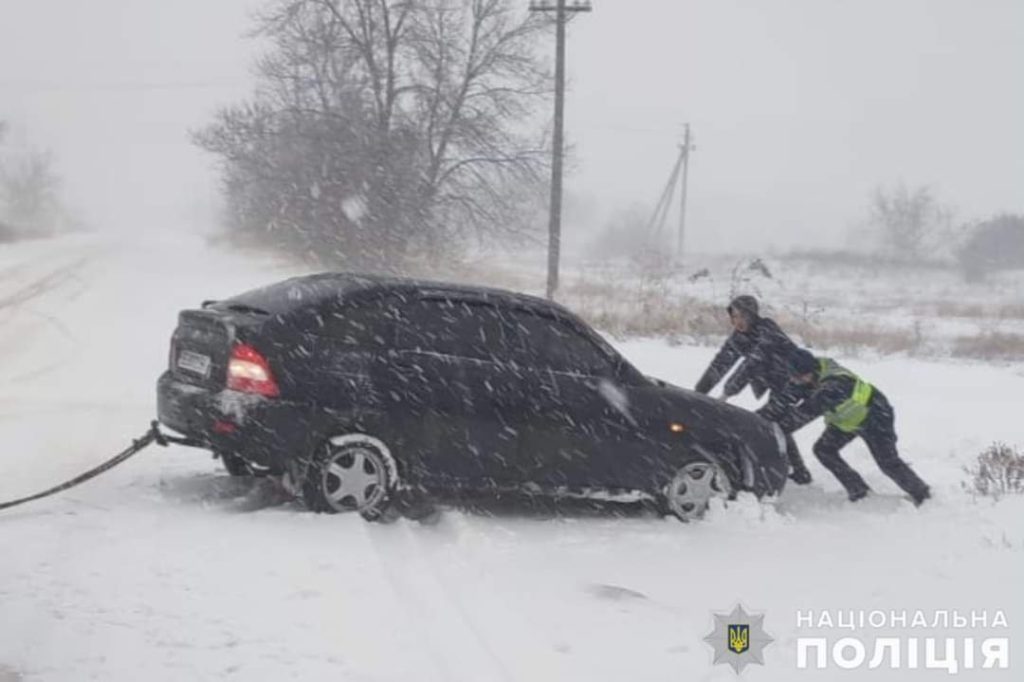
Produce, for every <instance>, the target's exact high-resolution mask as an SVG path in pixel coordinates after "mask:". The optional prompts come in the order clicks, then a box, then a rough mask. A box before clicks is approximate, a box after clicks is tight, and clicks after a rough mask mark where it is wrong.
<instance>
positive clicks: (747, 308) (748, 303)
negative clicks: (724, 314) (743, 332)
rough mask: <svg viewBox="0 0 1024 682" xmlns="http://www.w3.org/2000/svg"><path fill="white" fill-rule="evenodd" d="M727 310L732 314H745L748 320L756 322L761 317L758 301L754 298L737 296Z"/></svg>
mask: <svg viewBox="0 0 1024 682" xmlns="http://www.w3.org/2000/svg"><path fill="white" fill-rule="evenodd" d="M726 310H728V311H729V312H730V313H731V312H733V311H736V312H738V313H743V314H745V315H746V316H747V318H748V319H751V320H756V319H757V318H758V316H759V313H758V305H757V299H756V298H754V297H753V296H746V295H744V296H737V297H736V298H734V299H732V302H731V303H730V304H729V307H728V308H726Z"/></svg>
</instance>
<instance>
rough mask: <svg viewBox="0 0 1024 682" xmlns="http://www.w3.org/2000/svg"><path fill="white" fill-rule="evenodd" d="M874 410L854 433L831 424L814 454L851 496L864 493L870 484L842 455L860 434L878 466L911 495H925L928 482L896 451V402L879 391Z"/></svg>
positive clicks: (815, 446) (873, 405)
mask: <svg viewBox="0 0 1024 682" xmlns="http://www.w3.org/2000/svg"><path fill="white" fill-rule="evenodd" d="M870 409H871V411H870V412H869V413H868V418H867V419H866V420H865V421H864V424H863V425H861V427H860V428H859V429H858V430H857V431H855V432H853V433H846V432H844V431H840V430H839V429H837V428H836V427H834V426H832V425H829V426H828V427H827V428H826V429H825V433H823V434H822V435H821V438H819V439H818V441H817V442H816V443H815V444H814V454H815V455H817V457H818V460H819V461H821V463H822V465H824V467H825V468H826V469H828V470H829V471H831V472H832V474H833V475H834V476H835V477H836V478H837V479H839V482H840V483H842V484H843V487H844V488H846V492H847V493H849V495H850V496H851V497H853V496H858V497H859V496H862V495H863V494H864V493H866V492H867V491H868V484H867V483H865V482H864V479H863V478H861V475H860V474H858V473H857V472H856V471H854V470H853V468H851V467H850V465H849V464H847V463H846V461H845V460H844V459H843V458H842V457H840V456H839V451H840V450H842V449H843V448H844V447H846V446H847V445H849V444H850V442H851V441H852V440H853V439H854V438H857V437H858V436H860V437H861V438H863V439H864V442H865V443H866V444H867V446H868V450H869V451H870V452H871V456H872V457H873V458H874V459H875V463H876V464H878V468H879V469H881V470H882V472H883V473H884V474H885V475H886V476H888V477H889V478H891V479H892V480H893V481H894V482H895V483H896V485H898V486H899V487H900V488H902V489H903V490H904V492H906V493H908V494H909V495H910V496H911V497H913V498H914V499H920V498H922V497H923V496H925V495H926V494H927V492H928V485H927V484H926V483H925V482H924V481H922V480H921V479H920V477H919V476H918V475H917V474H915V473H914V470H913V469H911V468H910V465H908V464H907V463H906V462H904V461H903V460H902V459H900V455H899V452H898V451H897V450H896V415H895V413H894V412H893V409H892V405H890V404H889V401H888V400H887V399H886V397H885V396H884V395H882V394H881V393H877V392H876V393H875V395H874V396H873V397H872V399H871V405H870Z"/></svg>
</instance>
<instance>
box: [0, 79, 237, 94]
mask: <svg viewBox="0 0 1024 682" xmlns="http://www.w3.org/2000/svg"><path fill="white" fill-rule="evenodd" d="M246 83H248V81H246V80H242V79H231V80H221V81H135V82H133V81H125V82H109V83H81V84H75V83H72V84H67V83H64V84H61V83H47V82H24V81H22V82H3V81H0V90H6V91H20V92H100V91H117V92H122V91H126V92H134V91H146V90H199V89H209V88H223V87H226V86H235V85H243V84H246Z"/></svg>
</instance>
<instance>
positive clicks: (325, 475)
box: [320, 447, 386, 511]
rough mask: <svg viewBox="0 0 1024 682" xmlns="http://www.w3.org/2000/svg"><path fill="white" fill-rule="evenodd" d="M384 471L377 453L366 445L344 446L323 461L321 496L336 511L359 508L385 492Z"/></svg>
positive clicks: (366, 505)
mask: <svg viewBox="0 0 1024 682" xmlns="http://www.w3.org/2000/svg"><path fill="white" fill-rule="evenodd" d="M385 475H386V474H385V471H384V467H383V465H382V464H381V461H380V458H379V457H377V455H376V453H374V452H373V451H372V450H369V449H368V448H365V447H347V448H344V449H342V450H338V451H337V452H334V453H332V454H331V455H330V456H329V457H328V458H327V460H326V461H325V462H324V465H323V469H322V474H321V481H320V484H321V486H322V489H323V492H324V498H325V499H326V500H327V503H328V504H330V505H331V507H333V508H334V509H335V510H337V511H362V510H363V509H367V508H370V507H373V506H374V505H375V504H377V503H378V502H379V501H380V499H381V498H382V497H383V496H384V484H385Z"/></svg>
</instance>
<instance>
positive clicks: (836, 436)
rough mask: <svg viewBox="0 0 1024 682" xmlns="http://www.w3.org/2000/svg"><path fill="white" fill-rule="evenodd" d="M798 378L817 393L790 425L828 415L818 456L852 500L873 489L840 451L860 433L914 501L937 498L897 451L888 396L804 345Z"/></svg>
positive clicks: (794, 360)
mask: <svg viewBox="0 0 1024 682" xmlns="http://www.w3.org/2000/svg"><path fill="white" fill-rule="evenodd" d="M789 364H790V372H791V375H792V381H793V382H794V383H796V384H798V385H801V386H805V387H807V388H809V389H810V391H811V393H810V394H809V395H808V396H807V397H806V398H805V399H804V400H803V401H802V402H801V403H800V405H799V406H798V407H796V409H794V410H793V411H792V412H791V413H790V415H789V418H790V419H792V420H794V421H792V422H790V423H789V424H787V427H786V428H790V429H798V428H800V427H802V426H804V425H806V424H808V423H810V422H811V421H813V420H815V419H817V418H818V417H821V416H823V417H825V423H826V424H827V426H826V427H825V433H823V434H822V435H821V438H819V439H818V441H817V442H816V443H815V444H814V454H815V455H817V457H818V459H819V460H820V461H821V463H822V464H823V465H824V466H825V468H826V469H828V470H829V471H831V472H832V474H833V475H834V476H835V477H836V478H837V479H839V482H840V483H842V484H843V487H844V488H845V489H846V493H847V495H849V497H850V501H852V502H856V501H857V500H859V499H861V498H862V497H864V496H865V495H867V494H868V491H869V490H870V488H869V487H868V484H867V483H865V482H864V479H863V478H861V475H860V474H858V473H857V472H856V471H854V470H853V468H851V467H850V465H849V464H847V463H846V461H844V460H843V458H842V457H840V455H839V451H840V450H842V449H843V448H844V447H846V446H847V445H848V444H849V443H850V442H851V441H852V440H853V439H854V438H857V437H860V438H863V439H864V442H865V443H866V444H867V446H868V450H870V451H871V456H872V457H873V458H874V460H875V462H876V463H877V464H878V468H879V469H881V470H882V472H884V473H885V475H886V476H888V477H889V478H891V479H892V480H893V481H895V483H896V485H898V486H899V487H900V488H902V489H903V490H904V492H906V493H907V494H908V495H910V498H911V499H912V500H913V501H914V504H917V505H920V504H921V503H922V502H924V501H925V500H927V499H928V498H929V497H931V491H930V489H929V488H928V485H927V484H926V483H925V482H924V481H922V480H921V478H920V477H919V476H918V475H917V474H916V473H914V470H913V469H911V468H910V466H909V465H908V464H907V463H906V462H904V461H903V460H902V459H900V456H899V452H897V450H896V427H895V421H896V415H895V413H894V411H893V408H892V405H890V404H889V400H888V399H887V398H886V397H885V394H884V393H882V392H881V391H879V390H878V389H877V388H875V387H874V386H872V385H871V384H869V383H868V382H866V381H864V380H863V379H861V378H860V377H858V376H857V375H856V374H854V373H853V372H851V371H850V370H848V369H846V368H845V367H843V366H842V365H840V364H839V363H838V362H836V361H835V360H832V359H829V358H816V357H814V356H813V355H812V354H811V353H809V352H807V351H805V350H802V349H799V350H797V351H796V352H795V353H793V355H792V356H791V358H790V363H789Z"/></svg>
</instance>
